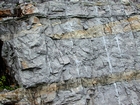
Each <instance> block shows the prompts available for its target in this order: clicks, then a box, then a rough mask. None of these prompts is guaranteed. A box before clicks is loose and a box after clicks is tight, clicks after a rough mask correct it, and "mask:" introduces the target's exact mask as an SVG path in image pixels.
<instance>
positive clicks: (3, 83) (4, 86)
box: [0, 76, 18, 91]
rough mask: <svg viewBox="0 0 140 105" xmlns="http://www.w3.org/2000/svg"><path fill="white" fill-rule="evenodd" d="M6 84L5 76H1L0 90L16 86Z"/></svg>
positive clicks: (11, 88)
mask: <svg viewBox="0 0 140 105" xmlns="http://www.w3.org/2000/svg"><path fill="white" fill-rule="evenodd" d="M5 84H6V77H5V76H2V77H1V78H0V91H2V90H3V89H7V90H14V89H16V88H18V87H14V86H7V85H5Z"/></svg>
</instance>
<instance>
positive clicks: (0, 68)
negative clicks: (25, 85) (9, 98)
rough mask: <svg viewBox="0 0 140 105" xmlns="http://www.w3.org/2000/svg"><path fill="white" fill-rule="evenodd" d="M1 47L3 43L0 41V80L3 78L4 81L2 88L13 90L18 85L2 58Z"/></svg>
mask: <svg viewBox="0 0 140 105" xmlns="http://www.w3.org/2000/svg"><path fill="white" fill-rule="evenodd" d="M2 46H3V41H2V40H1V39H0V79H1V78H2V76H4V77H5V81H4V82H3V86H7V87H8V88H9V89H12V88H13V89H14V88H15V87H18V84H17V81H16V80H15V77H14V74H12V70H11V69H10V67H8V65H7V62H6V60H5V59H4V58H3V57H2ZM3 88H4V87H3Z"/></svg>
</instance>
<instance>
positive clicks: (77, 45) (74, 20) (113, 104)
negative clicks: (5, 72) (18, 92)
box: [0, 0, 140, 105]
mask: <svg viewBox="0 0 140 105" xmlns="http://www.w3.org/2000/svg"><path fill="white" fill-rule="evenodd" d="M34 1H35V0H31V1H30V2H34ZM13 2H16V1H13ZM22 2H25V0H20V3H22ZM42 2H43V3H41V2H40V1H38V0H37V1H36V2H35V3H34V8H35V11H33V13H32V14H30V15H28V14H26V16H23V17H17V18H16V17H13V18H12V19H6V20H1V21H0V39H1V40H3V41H4V45H3V52H2V54H3V57H4V58H5V59H6V60H7V62H8V66H9V67H10V68H11V70H13V72H14V73H15V78H16V80H17V81H18V83H19V85H20V86H21V87H25V88H31V87H36V86H38V85H39V84H41V85H42V84H51V83H59V82H62V83H63V82H64V81H65V82H67V81H69V80H73V79H77V78H86V79H91V78H100V77H102V78H103V77H104V78H105V76H108V75H113V74H115V73H120V74H124V73H126V72H128V71H135V70H136V71H139V70H140V47H139V46H140V44H139V42H140V36H139V34H140V32H139V29H140V26H139V21H137V22H136V21H135V26H137V27H136V29H132V25H133V24H132V25H131V26H130V22H129V21H128V20H125V19H128V17H131V16H133V15H134V16H137V15H138V16H137V17H139V8H137V7H136V6H135V5H136V4H135V2H130V3H128V0H126V1H124V0H122V2H121V1H119V0H89V1H88V0H69V1H65V0H60V1H59V0H55V1H52V0H48V1H46V2H45V0H43V1H42ZM1 5H2V2H0V8H1ZM7 5H8V4H7ZM24 5H25V4H23V6H24ZM133 18H134V17H133ZM122 20H125V21H124V22H122ZM113 22H116V23H113ZM118 23H121V24H118ZM106 25H110V26H109V28H111V29H110V30H111V32H110V34H106V32H105V29H104V28H105V26H106ZM98 26H100V27H98ZM126 26H130V28H128V30H127V31H124V30H123V29H124V28H125V27H126ZM101 28H102V29H101ZM134 28H135V27H134ZM88 29H91V31H90V34H93V35H94V34H95V35H96V34H97V33H96V31H97V32H98V31H99V34H100V35H99V36H98V35H97V37H96V36H95V37H88V36H86V35H88V34H89V33H88V32H89V31H86V30H88ZM108 30H109V29H108ZM110 30H109V31H110ZM84 32H85V33H86V32H87V33H86V34H85V33H84ZM74 33H75V34H74ZM83 33H84V34H85V37H84V38H82V37H78V35H79V34H80V35H82V34H83ZM108 33H109V32H108ZM113 33H115V34H113ZM66 34H68V36H65V35H66ZM54 35H56V36H58V37H54ZM63 37H64V38H63ZM65 37H66V38H65ZM61 38H62V39H61ZM108 79H109V78H107V80H108ZM83 81H84V79H83ZM85 81H86V80H85ZM120 81H121V80H120ZM92 82H94V81H92ZM103 82H104V81H103ZM72 84H73V85H75V84H74V83H72ZM91 84H94V83H91ZM91 84H90V83H89V84H88V83H87V84H83V86H82V85H75V87H72V88H69V86H67V88H66V89H65V88H64V89H60V90H59V89H58V91H57V92H52V93H47V94H44V95H41V96H38V98H37V102H38V103H40V104H37V105H130V104H132V105H139V104H140V101H139V98H140V97H139V96H140V93H139V91H140V88H139V85H140V81H139V79H138V80H135V79H134V80H130V81H128V82H127V81H121V82H114V83H110V84H104V83H100V84H101V85H99V86H98V85H97V86H91ZM61 85H62V84H61ZM85 85H87V86H85ZM62 86H63V85H62ZM25 99H26V98H25V97H24V99H23V100H21V101H20V102H22V101H24V100H25ZM28 101H29V100H28ZM20 102H19V103H20ZM41 102H42V103H41ZM3 103H4V102H3ZM5 103H6V102H5ZM27 103H28V104H27V105H30V104H29V102H27Z"/></svg>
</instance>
